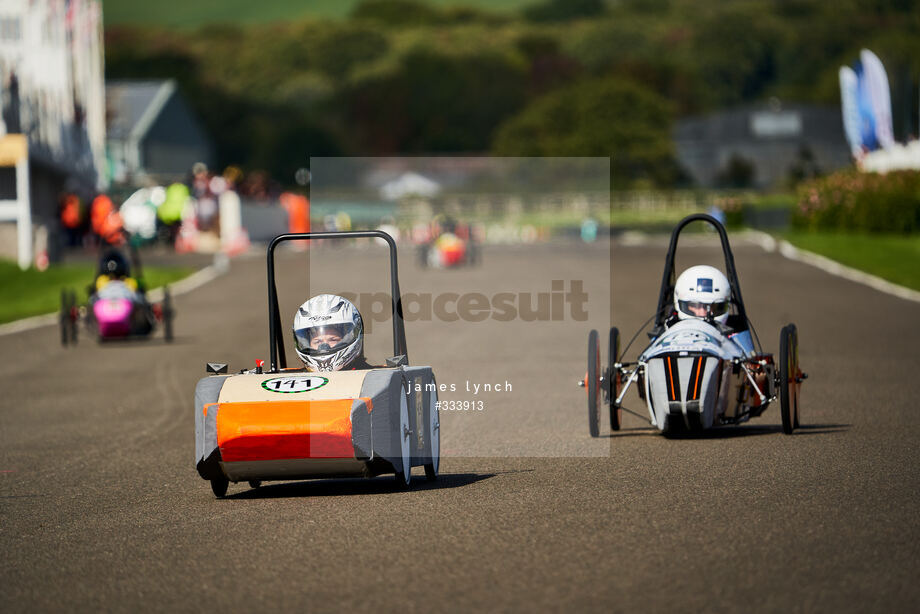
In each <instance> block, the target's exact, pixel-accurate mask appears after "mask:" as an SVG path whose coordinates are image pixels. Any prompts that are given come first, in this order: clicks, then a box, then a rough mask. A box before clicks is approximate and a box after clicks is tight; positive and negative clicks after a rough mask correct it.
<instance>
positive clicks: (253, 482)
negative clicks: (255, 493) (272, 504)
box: [249, 480, 262, 488]
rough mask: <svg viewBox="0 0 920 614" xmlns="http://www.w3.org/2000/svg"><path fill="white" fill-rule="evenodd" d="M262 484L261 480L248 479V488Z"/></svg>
mask: <svg viewBox="0 0 920 614" xmlns="http://www.w3.org/2000/svg"><path fill="white" fill-rule="evenodd" d="M260 486H262V480H249V487H250V488H259V487H260Z"/></svg>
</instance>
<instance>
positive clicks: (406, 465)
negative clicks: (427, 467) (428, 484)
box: [396, 385, 412, 488]
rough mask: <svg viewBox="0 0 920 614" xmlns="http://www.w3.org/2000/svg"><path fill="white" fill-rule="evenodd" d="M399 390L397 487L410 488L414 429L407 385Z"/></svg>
mask: <svg viewBox="0 0 920 614" xmlns="http://www.w3.org/2000/svg"><path fill="white" fill-rule="evenodd" d="M399 392H400V394H399V426H398V431H397V432H396V437H397V440H398V444H399V447H398V448H397V450H398V451H399V453H400V455H401V459H400V462H401V467H396V486H397V488H408V487H409V483H410V482H411V481H412V452H411V450H410V447H411V443H412V441H411V438H412V431H411V430H409V404H408V401H407V395H406V387H405V385H403V386H402V387H400V389H399Z"/></svg>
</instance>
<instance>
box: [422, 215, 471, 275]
mask: <svg viewBox="0 0 920 614" xmlns="http://www.w3.org/2000/svg"><path fill="white" fill-rule="evenodd" d="M479 260H480V248H479V244H478V243H477V241H476V239H475V237H474V232H473V227H472V226H471V225H470V224H465V223H461V222H456V221H454V220H453V219H451V218H449V217H445V216H438V217H435V218H434V219H433V220H432V221H431V224H430V225H429V228H428V233H427V236H426V237H425V238H424V239H423V240H422V241H421V242H419V245H418V263H419V266H421V267H422V268H432V269H448V268H453V267H457V266H464V265H465V266H473V265H475V264H477V263H478V262H479Z"/></svg>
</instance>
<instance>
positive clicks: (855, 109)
mask: <svg viewBox="0 0 920 614" xmlns="http://www.w3.org/2000/svg"><path fill="white" fill-rule="evenodd" d="M858 88H859V83H858V79H857V77H856V73H855V72H853V69H852V68H850V67H849V66H841V67H840V107H841V109H842V111H843V131H844V133H845V134H846V137H847V142H848V143H849V144H850V151H851V152H852V153H853V157H854V158H859V157H860V156H861V155H862V153H863V148H862V146H863V142H862V135H861V134H860V129H859V126H860V118H859V93H858Z"/></svg>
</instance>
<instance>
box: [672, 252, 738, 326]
mask: <svg viewBox="0 0 920 614" xmlns="http://www.w3.org/2000/svg"><path fill="white" fill-rule="evenodd" d="M731 295H732V291H731V286H730V285H729V283H728V278H727V277H725V275H723V274H722V271H720V270H719V269H717V268H714V267H711V266H706V265H698V266H692V267H690V268H689V269H687V270H686V271H684V272H683V273H681V274H680V277H678V278H677V283H676V284H674V308H675V309H676V310H677V317H679V318H680V319H681V320H686V319H688V318H708V317H710V316H712V318H713V319H715V321H716V322H721V323H723V324H724V323H725V321H726V320H727V319H728V315H729V299H731Z"/></svg>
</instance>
